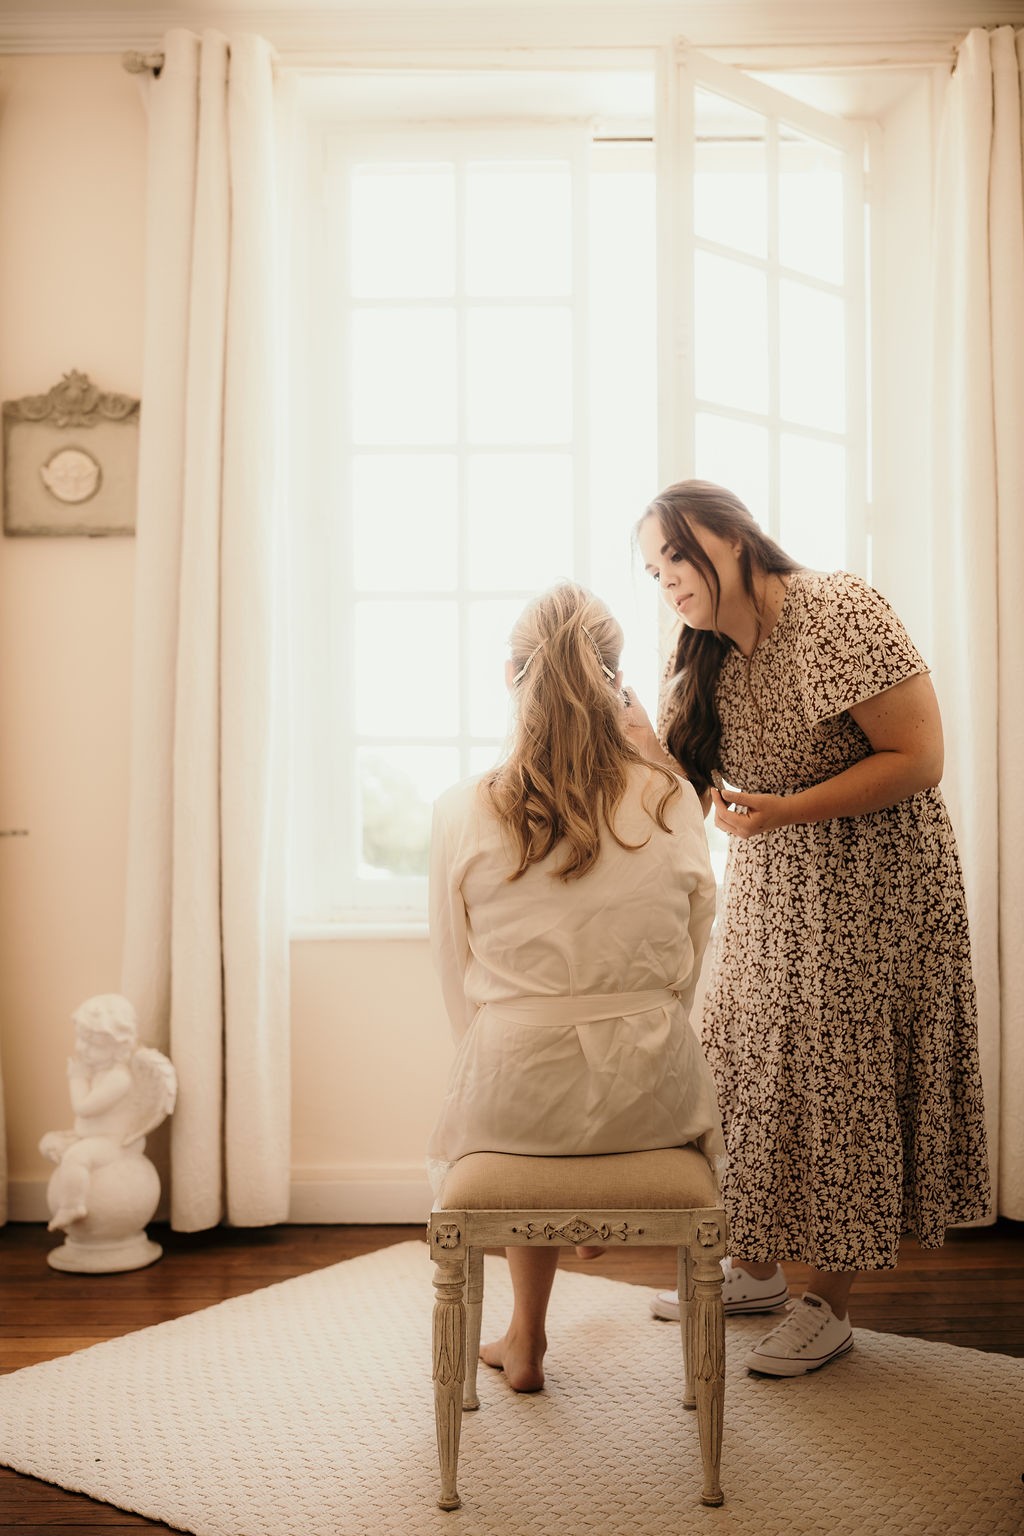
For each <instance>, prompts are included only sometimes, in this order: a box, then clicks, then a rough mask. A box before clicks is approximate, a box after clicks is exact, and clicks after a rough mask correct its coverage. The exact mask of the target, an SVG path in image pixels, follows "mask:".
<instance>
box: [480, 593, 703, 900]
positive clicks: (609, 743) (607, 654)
mask: <svg viewBox="0 0 1024 1536" xmlns="http://www.w3.org/2000/svg"><path fill="white" fill-rule="evenodd" d="M510 645H511V652H512V669H513V681H512V694H513V708H514V711H515V717H514V725H513V731H512V742H511V747H510V751H509V755H508V757H507V758H506V760H505V761H504V762H503V763H502V764H501V766H500V767H499V768H497V769H496V770H495V772H494V773H493V774H492V776H491V777H490V778H489V779H488V780H486V781H485V790H486V793H487V794H488V795H489V797H490V800H491V804H492V805H493V807H494V809H495V811H496V812H497V814H498V816H499V818H500V819H501V821H502V822H503V823H504V825H505V826H506V828H507V829H508V831H509V833H510V835H511V838H512V843H513V848H514V851H515V855H516V857H517V859H518V867H517V868H516V869H515V871H514V873H513V874H512V875H511V876H510V877H509V878H510V879H512V880H518V879H519V877H520V876H521V875H523V874H525V872H526V870H527V869H528V868H529V867H530V865H531V864H537V863H539V862H540V861H541V860H542V859H544V858H546V857H547V855H548V854H549V853H551V852H552V851H553V850H554V849H555V848H556V847H560V848H562V849H564V857H563V858H562V861H561V863H560V865H559V866H558V868H557V869H556V870H554V874H556V875H558V877H559V878H560V879H562V880H578V879H580V878H581V877H582V876H583V875H585V874H587V872H588V871H589V870H591V869H593V867H594V865H595V864H596V862H597V859H598V856H599V854H600V851H601V834H602V827H606V828H607V829H608V831H609V833H610V834H611V836H612V837H613V838H614V839H615V841H616V842H617V843H618V844H619V846H620V847H621V848H631V847H643V846H644V844H642V843H640V844H630V843H626V842H623V840H622V838H621V837H619V835H618V833H617V832H616V831H615V826H614V816H615V812H616V809H617V808H618V806H619V803H620V801H621V800H622V797H623V795H624V794H625V792H626V786H627V782H628V770H629V767H630V764H631V763H637V762H643V761H645V759H643V758H642V757H641V755H640V753H639V752H637V750H636V748H635V747H633V745H632V744H631V743H630V742H628V741H627V740H626V737H625V734H624V732H623V728H622V710H623V705H622V699H621V696H620V695H619V693H617V692H616V690H615V688H614V687H613V682H614V679H615V675H616V673H617V671H618V666H619V656H620V653H621V651H622V630H621V628H620V627H619V625H618V623H617V622H616V620H615V619H614V618H613V617H612V615H611V614H610V613H609V611H608V609H607V608H606V607H605V605H604V603H602V602H601V600H600V599H599V598H596V597H594V596H593V594H592V593H590V592H587V591H586V590H585V589H584V588H583V587H578V586H576V585H575V583H573V582H560V583H559V585H558V586H556V587H552V588H551V590H550V591H548V592H545V593H543V594H542V595H541V596H540V597H538V598H537V599H536V600H535V601H534V602H532V603H531V604H530V605H529V606H528V607H527V608H526V609H525V610H524V612H523V613H522V614H521V616H520V618H519V620H518V622H517V624H516V626H515V628H514V629H513V631H512V635H511V637H510ZM650 766H651V767H652V768H653V769H654V771H655V773H656V774H660V775H661V776H662V777H663V779H664V781H665V782H664V792H663V793H662V794H661V796H660V797H659V798H658V800H657V803H656V805H655V806H654V807H653V809H651V808H650V807H648V811H649V814H650V816H651V819H652V820H653V821H655V822H656V823H657V825H658V826H659V827H661V828H662V830H663V831H666V832H667V831H668V830H669V827H668V823H667V822H666V821H665V807H666V806H667V805H668V803H669V801H670V800H671V799H672V798H673V797H674V796H675V795H677V794H679V793H680V790H679V783H678V780H677V779H676V778H675V776H674V775H673V774H671V773H669V772H668V770H667V769H664V768H662V767H660V766H658V765H657V764H651V765H650Z"/></svg>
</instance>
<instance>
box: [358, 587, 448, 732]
mask: <svg viewBox="0 0 1024 1536" xmlns="http://www.w3.org/2000/svg"><path fill="white" fill-rule="evenodd" d="M353 622H354V641H353V655H352V666H351V669H350V672H351V677H352V686H353V689H354V691H355V728H356V731H357V733H358V734H359V735H360V736H454V735H455V733H456V731H457V730H458V728H459V711H458V704H457V697H458V691H457V689H456V687H455V685H454V683H453V682H451V681H445V682H442V683H439V682H438V680H439V679H442V680H451V679H454V678H456V677H457V676H458V622H457V617H456V606H455V604H454V602H451V603H447V602H438V603H426V602H423V603H415V602H401V603H385V602H362V603H356V604H355V614H354V621H353Z"/></svg>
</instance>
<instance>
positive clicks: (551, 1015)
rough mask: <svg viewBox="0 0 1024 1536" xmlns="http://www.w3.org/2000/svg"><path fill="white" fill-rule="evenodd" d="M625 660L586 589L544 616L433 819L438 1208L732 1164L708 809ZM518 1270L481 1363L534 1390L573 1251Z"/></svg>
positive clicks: (532, 621)
mask: <svg viewBox="0 0 1024 1536" xmlns="http://www.w3.org/2000/svg"><path fill="white" fill-rule="evenodd" d="M621 649H622V631H621V629H620V627H619V625H618V624H617V623H616V621H615V619H614V618H613V617H612V615H611V614H610V613H609V612H608V609H607V608H606V607H605V605H604V604H603V603H602V602H600V601H599V599H597V598H596V597H594V596H592V594H590V593H589V592H586V591H584V590H583V589H582V588H581V587H578V586H575V585H573V584H571V583H562V584H560V585H558V586H556V587H554V588H552V590H551V591H549V592H546V593H544V594H543V595H542V596H541V597H539V598H538V599H537V600H536V601H535V602H533V603H531V604H530V605H529V606H528V607H527V609H526V610H525V612H524V613H523V614H522V616H521V617H520V619H519V621H518V623H517V624H516V626H515V629H514V630H513V633H512V636H511V653H512V655H511V660H510V661H509V662H507V663H506V682H507V684H508V686H509V688H510V690H511V693H512V696H513V711H514V723H513V727H512V737H511V743H510V748H509V752H508V756H507V757H506V759H505V761H504V762H502V763H501V764H500V766H499V767H498V768H496V769H494V770H492V771H491V772H489V773H486V774H484V775H483V776H482V777H478V778H474V779H470V780H467V781H465V782H464V783H461V784H457V785H455V786H454V787H453V788H452V789H449V790H448V791H447V792H446V793H445V794H443V795H442V796H441V797H440V799H439V800H438V802H437V805H436V807H435V812H434V827H433V840H432V848H431V873H430V936H431V945H432V950H433V954H434V959H435V962H436V964H437V967H438V970H439V972H440V978H441V985H442V990H443V993H444V999H445V1004H446V1006H447V1010H448V1014H449V1018H450V1020H451V1024H452V1029H453V1031H454V1034H455V1039H456V1042H457V1044H458V1051H457V1054H456V1057H455V1061H454V1064H453V1067H452V1071H451V1077H450V1080H449V1085H448V1091H447V1095H446V1098H445V1101H444V1104H443V1107H442V1109H441V1114H440V1117H439V1119H438V1122H437V1125H436V1126H435V1129H434V1132H433V1135H432V1137H431V1141H430V1146H429V1149H428V1160H429V1165H430V1169H431V1178H432V1182H433V1185H434V1189H435V1193H436V1192H438V1191H439V1190H440V1188H441V1184H442V1182H443V1179H444V1176H445V1173H446V1171H447V1169H448V1168H450V1166H451V1165H452V1163H453V1162H454V1161H455V1160H456V1159H457V1158H460V1157H464V1156H465V1155H466V1154H467V1153H470V1152H483V1151H489V1152H511V1153H520V1154H528V1155H534V1156H546V1157H550V1156H571V1155H581V1154H589V1153H610V1152H638V1151H646V1150H650V1149H653V1148H657V1147H674V1146H684V1145H687V1144H691V1143H695V1144H696V1145H697V1146H699V1147H700V1148H701V1150H702V1151H703V1152H704V1153H705V1155H706V1156H707V1157H708V1158H709V1159H710V1160H712V1161H715V1160H717V1159H718V1158H720V1157H721V1156H722V1155H723V1153H724V1145H723V1141H722V1132H721V1125H720V1121H719V1115H718V1105H717V1100H716V1095H715V1087H714V1083H713V1080H712V1077H711V1073H710V1071H709V1069H708V1067H707V1064H706V1063H705V1061H704V1057H703V1056H702V1054H701V1051H700V1047H699V1044H698V1042H697V1039H696V1036H695V1035H694V1033H693V1031H692V1030H691V1028H690V1024H689V1017H688V1013H689V1006H690V1003H691V1002H692V999H693V994H694V990H695V987H696V983H697V976H698V973H699V971H700V962H701V955H702V953H703V950H704V945H705V943H706V940H707V937H708V933H709V931H710V928H711V923H712V918H713V915H714V901H715V897H714V891H715V887H714V880H713V877H712V873H711V867H710V863H709V859H708V849H707V841H706V838H705V835H704V816H703V811H702V809H701V806H700V803H699V801H698V799H697V796H696V794H695V793H694V791H693V789H692V788H691V786H690V785H689V784H688V783H686V781H685V780H683V779H681V778H679V777H678V776H677V775H675V774H674V773H671V772H669V771H668V770H667V769H666V768H664V767H661V766H659V765H657V764H655V763H651V762H648V761H646V760H645V759H644V758H642V757H641V756H640V754H639V752H638V751H637V750H636V749H635V747H633V746H632V745H631V744H630V743H629V742H628V741H627V739H626V735H625V731H624V725H625V722H626V719H627V711H628V708H629V703H628V695H627V694H623V693H620V691H619V689H620V684H621V679H622V674H621V672H620V671H619V670H618V666H619V655H620V652H621ZM508 1262H509V1269H510V1271H511V1275H512V1285H513V1294H514V1304H513V1314H512V1319H511V1322H510V1324H509V1327H508V1329H507V1331H506V1333H505V1334H504V1336H503V1337H502V1338H500V1339H498V1340H497V1341H496V1342H495V1343H493V1344H488V1345H486V1346H485V1347H484V1348H483V1349H482V1350H481V1352H480V1357H481V1359H482V1360H484V1361H485V1362H486V1363H487V1364H488V1365H492V1366H496V1367H498V1368H499V1369H503V1370H504V1371H505V1374H506V1377H507V1379H508V1381H509V1383H510V1385H511V1386H512V1387H514V1388H515V1389H516V1390H517V1391H520V1392H535V1391H538V1390H539V1389H540V1387H541V1386H543V1383H544V1370H543V1359H544V1351H545V1348H546V1337H545V1332H544V1324H545V1317H546V1313H547V1305H548V1299H549V1296H550V1293H551V1286H552V1284H553V1281H554V1274H555V1269H556V1267H557V1264H558V1248H557V1247H552V1248H548V1249H544V1250H531V1249H526V1248H518V1247H514V1248H509V1249H508Z"/></svg>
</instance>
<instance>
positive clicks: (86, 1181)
mask: <svg viewBox="0 0 1024 1536" xmlns="http://www.w3.org/2000/svg"><path fill="white" fill-rule="evenodd" d="M71 1022H72V1023H73V1025H74V1027H75V1051H74V1055H73V1056H72V1057H71V1058H70V1059H69V1061H68V1087H69V1092H70V1095H71V1108H72V1109H73V1111H74V1115H75V1123H74V1126H73V1128H72V1129H71V1130H69V1131H48V1132H47V1133H46V1135H45V1136H44V1137H43V1138H42V1140H41V1141H40V1143H39V1150H40V1152H42V1154H43V1156H44V1157H48V1158H49V1159H50V1160H51V1162H54V1163H56V1164H57V1167H56V1170H55V1171H54V1173H53V1174H52V1176H51V1178H50V1183H49V1187H48V1189H47V1200H48V1203H49V1207H50V1211H51V1213H52V1219H51V1221H50V1224H49V1230H50V1231H51V1232H54V1231H58V1230H63V1231H64V1232H65V1233H66V1234H67V1240H66V1242H65V1243H64V1245H63V1247H61V1248H58V1249H56V1250H55V1251H54V1252H53V1253H51V1254H50V1255H49V1263H50V1264H52V1265H53V1267H54V1268H55V1269H74V1270H91V1271H94V1272H96V1273H102V1272H108V1271H112V1270H121V1269H139V1268H141V1267H142V1266H143V1265H144V1264H151V1263H152V1262H153V1261H154V1259H158V1258H159V1257H160V1254H161V1252H162V1250H161V1248H160V1246H159V1244H157V1243H152V1242H150V1241H149V1239H148V1238H147V1236H146V1233H145V1231H144V1230H143V1228H144V1227H145V1224H146V1222H147V1221H149V1220H150V1218H151V1217H152V1215H153V1212H154V1211H155V1210H156V1207H157V1203H158V1201H159V1198H160V1179H159V1176H158V1175H157V1171H156V1169H155V1168H154V1167H153V1164H152V1163H151V1162H150V1160H149V1158H148V1157H146V1156H145V1155H144V1148H145V1145H146V1137H147V1136H148V1135H149V1133H150V1132H151V1131H152V1130H155V1128H156V1127H157V1126H158V1125H159V1124H160V1122H161V1121H162V1120H163V1119H164V1118H165V1117H166V1116H167V1115H169V1114H170V1113H171V1111H172V1109H173V1108H174V1100H175V1097H176V1093H177V1079H176V1077H175V1072H174V1067H173V1066H172V1065H171V1063H170V1061H169V1060H168V1059H167V1057H166V1056H164V1055H162V1054H161V1052H160V1051H156V1050H153V1049H151V1048H150V1047H148V1046H140V1045H139V1043H138V1031H137V1025H136V1019H135V1009H134V1008H133V1007H132V1005H131V1003H130V1002H129V1001H128V999H127V998H125V997H120V996H118V995H117V994H116V993H105V994H101V995H100V996H98V997H90V998H89V999H88V1000H87V1001H86V1002H84V1003H82V1005H81V1007H79V1008H76V1010H75V1012H74V1013H73V1014H72V1015H71Z"/></svg>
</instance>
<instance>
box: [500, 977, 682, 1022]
mask: <svg viewBox="0 0 1024 1536" xmlns="http://www.w3.org/2000/svg"><path fill="white" fill-rule="evenodd" d="M677 1001H678V994H677V993H675V992H673V991H671V990H670V989H669V988H668V987H653V988H651V989H650V990H649V991H647V992H588V993H583V994H581V995H577V996H575V997H559V996H558V995H557V993H542V994H540V995H536V996H530V997H509V998H502V999H500V1000H492V1001H490V1002H487V1003H485V1004H484V1005H483V1006H484V1007H485V1008H486V1009H487V1011H488V1012H489V1013H492V1014H497V1015H500V1017H501V1018H502V1019H505V1020H507V1021H508V1022H509V1023H512V1024H540V1025H546V1026H547V1027H548V1028H551V1027H553V1026H555V1025H559V1024H563V1025H565V1024H599V1023H600V1022H601V1021H602V1020H603V1019H623V1018H628V1016H629V1015H630V1014H633V1013H648V1012H650V1011H651V1009H654V1008H670V1007H671V1006H672V1005H673V1003H675V1002H677Z"/></svg>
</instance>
